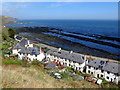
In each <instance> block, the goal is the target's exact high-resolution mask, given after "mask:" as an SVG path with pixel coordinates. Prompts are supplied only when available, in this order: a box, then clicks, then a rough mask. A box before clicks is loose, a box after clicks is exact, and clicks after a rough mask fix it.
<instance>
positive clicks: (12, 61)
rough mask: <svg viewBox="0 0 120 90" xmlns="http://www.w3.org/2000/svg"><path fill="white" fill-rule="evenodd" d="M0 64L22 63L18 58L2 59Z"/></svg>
mask: <svg viewBox="0 0 120 90" xmlns="http://www.w3.org/2000/svg"><path fill="white" fill-rule="evenodd" d="M2 64H15V65H23V63H22V62H21V61H19V60H11V59H10V60H3V61H2Z"/></svg>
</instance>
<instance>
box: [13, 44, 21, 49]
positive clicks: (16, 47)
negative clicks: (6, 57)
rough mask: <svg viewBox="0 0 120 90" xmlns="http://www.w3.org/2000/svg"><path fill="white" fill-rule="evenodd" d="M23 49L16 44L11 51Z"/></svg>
mask: <svg viewBox="0 0 120 90" xmlns="http://www.w3.org/2000/svg"><path fill="white" fill-rule="evenodd" d="M22 48H23V47H22V46H21V45H20V44H19V43H17V44H16V45H15V46H14V47H13V49H22Z"/></svg>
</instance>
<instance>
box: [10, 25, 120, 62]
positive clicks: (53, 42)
mask: <svg viewBox="0 0 120 90" xmlns="http://www.w3.org/2000/svg"><path fill="white" fill-rule="evenodd" d="M9 28H14V29H15V30H16V31H17V34H20V33H23V36H25V37H27V38H29V39H30V40H34V41H37V42H39V43H44V44H47V45H49V46H53V47H57V48H62V49H64V50H68V51H74V52H77V53H80V54H85V55H89V56H96V57H102V58H108V59H114V60H117V61H120V55H119V53H118V54H113V53H110V52H107V51H104V50H102V49H98V48H94V47H89V46H86V45H83V44H81V43H77V42H73V41H70V40H66V39H64V38H60V37H57V36H52V35H48V34H44V33H43V32H49V30H55V29H56V28H50V27H34V28H32V27H19V28H17V27H9ZM29 30H30V31H29ZM56 30H58V31H62V29H56ZM24 33H29V35H28V34H26V35H25V34H24Z"/></svg>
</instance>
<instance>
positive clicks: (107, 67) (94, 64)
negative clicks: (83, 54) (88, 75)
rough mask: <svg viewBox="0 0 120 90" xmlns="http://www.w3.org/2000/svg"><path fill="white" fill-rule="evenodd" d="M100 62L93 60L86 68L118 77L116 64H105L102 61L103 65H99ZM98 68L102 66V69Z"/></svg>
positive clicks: (118, 71) (119, 71)
mask: <svg viewBox="0 0 120 90" xmlns="http://www.w3.org/2000/svg"><path fill="white" fill-rule="evenodd" d="M101 61H102V60H99V59H95V60H93V61H91V62H90V63H88V64H87V66H92V67H95V68H98V69H101V70H104V71H109V72H111V73H118V75H120V70H119V68H120V64H116V63H111V62H107V63H106V61H104V64H103V65H101ZM99 66H103V67H102V68H100V67H99Z"/></svg>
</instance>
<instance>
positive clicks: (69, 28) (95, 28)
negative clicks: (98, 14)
mask: <svg viewBox="0 0 120 90" xmlns="http://www.w3.org/2000/svg"><path fill="white" fill-rule="evenodd" d="M17 22H18V23H20V24H12V25H6V26H10V27H22V26H28V27H38V26H40V27H41V26H42V27H52V28H58V29H62V30H63V31H61V32H59V31H57V30H54V31H53V32H45V34H49V35H53V36H57V37H60V38H64V39H67V40H70V41H73V42H77V43H81V44H83V45H86V46H89V47H92V48H98V49H101V50H104V51H107V52H110V53H112V54H116V55H119V51H120V36H119V34H118V21H115V20H20V21H17ZM58 32H59V33H61V34H59V33H58ZM66 35H67V36H66ZM69 35H72V36H69ZM81 38H87V39H91V40H90V41H89V40H84V39H81ZM94 40H95V41H101V42H102V43H97V42H93V41H94ZM104 43H107V44H104Z"/></svg>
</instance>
